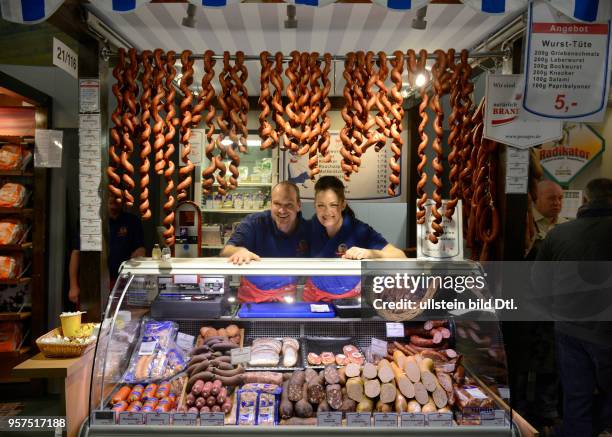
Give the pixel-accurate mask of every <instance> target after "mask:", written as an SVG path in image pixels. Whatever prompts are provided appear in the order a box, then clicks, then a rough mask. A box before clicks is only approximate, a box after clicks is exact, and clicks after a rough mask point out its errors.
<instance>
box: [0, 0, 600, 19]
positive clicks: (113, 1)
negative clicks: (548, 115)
mask: <svg viewBox="0 0 612 437" xmlns="http://www.w3.org/2000/svg"><path fill="white" fill-rule="evenodd" d="M150 1H151V0H91V3H92V4H94V5H95V6H97V7H99V8H102V9H105V10H107V11H112V12H117V13H126V12H131V11H133V10H135V9H137V8H138V7H140V6H142V5H143V4H145V3H149V2H150ZM188 1H189V3H192V4H194V5H197V6H204V7H216V8H220V7H224V6H227V5H230V4H233V3H239V2H240V1H241V0H188ZM285 1H286V3H293V4H298V5H306V6H314V7H322V6H327V5H330V4H332V3H335V0H285ZM461 1H462V2H463V3H465V4H466V5H469V6H471V7H473V8H474V9H476V10H479V11H481V12H483V13H487V14H506V13H513V12H515V11H518V10H520V9H521V8H525V7H526V6H527V3H528V2H529V1H532V0H461ZM544 1H547V2H548V3H549V4H550V5H551V6H553V7H554V8H555V9H557V10H559V11H560V12H562V13H563V14H565V15H567V16H568V17H571V18H574V19H576V20H579V21H586V22H593V21H607V20H609V19H610V18H611V12H612V5H611V3H612V0H544ZM63 2H64V0H0V6H1V7H2V18H3V19H5V20H7V21H12V22H14V23H23V24H35V23H38V22H40V21H43V20H45V19H47V18H48V17H50V16H51V15H52V14H53V13H54V12H55V11H56V10H57V9H58V8H59V7H60V6H61V5H62V3H63ZM372 2H373V3H375V4H377V5H380V6H383V7H386V8H389V9H393V10H398V11H407V10H410V9H418V8H421V7H423V6H427V5H428V4H429V3H430V2H431V0H372Z"/></svg>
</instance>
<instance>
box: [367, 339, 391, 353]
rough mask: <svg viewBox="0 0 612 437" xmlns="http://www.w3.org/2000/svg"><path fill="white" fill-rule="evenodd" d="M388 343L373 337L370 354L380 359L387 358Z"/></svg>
mask: <svg viewBox="0 0 612 437" xmlns="http://www.w3.org/2000/svg"><path fill="white" fill-rule="evenodd" d="M387 351H388V349H387V342H386V341H384V340H379V339H377V338H373V337H372V344H371V346H370V352H372V355H378V356H379V357H386V356H387V353H388V352H387Z"/></svg>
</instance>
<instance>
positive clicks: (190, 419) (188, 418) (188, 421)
mask: <svg viewBox="0 0 612 437" xmlns="http://www.w3.org/2000/svg"><path fill="white" fill-rule="evenodd" d="M197 418H198V415H197V413H174V414H173V415H172V423H173V424H174V425H177V426H195V424H196V419H197Z"/></svg>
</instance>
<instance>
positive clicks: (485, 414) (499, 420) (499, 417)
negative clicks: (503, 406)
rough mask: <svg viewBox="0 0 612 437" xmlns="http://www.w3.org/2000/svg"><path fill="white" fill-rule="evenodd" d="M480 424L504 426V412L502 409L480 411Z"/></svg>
mask: <svg viewBox="0 0 612 437" xmlns="http://www.w3.org/2000/svg"><path fill="white" fill-rule="evenodd" d="M480 424H481V425H483V426H505V425H506V413H505V412H504V411H503V410H485V411H481V412H480Z"/></svg>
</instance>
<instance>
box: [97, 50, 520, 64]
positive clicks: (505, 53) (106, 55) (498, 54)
mask: <svg viewBox="0 0 612 437" xmlns="http://www.w3.org/2000/svg"><path fill="white" fill-rule="evenodd" d="M168 51H169V50H168ZM181 52H182V51H176V52H175V53H176V55H177V61H178V60H179V59H180V54H181ZM138 54H139V55H140V54H141V52H139V53H138ZM511 54H512V51H511V49H510V48H507V49H506V50H499V51H488V52H477V53H470V54H469V58H471V59H480V58H506V57H509V56H511ZM101 55H102V58H103V59H104V60H106V61H108V60H109V59H111V58H117V57H118V56H119V55H118V53H117V52H116V51H112V50H110V49H108V48H106V47H104V48H103V49H102V50H101ZM270 55H271V56H270V57H269V59H270V60H272V61H274V59H275V58H274V54H273V53H271V54H270ZM404 55H405V53H404ZM417 56H418V52H417ZM460 57H461V50H459V51H457V52H456V53H455V58H457V59H459V58H460ZM162 58H165V54H164V55H162ZM189 58H190V59H191V60H201V59H204V55H203V54H192V55H191V56H190V57H189ZM436 58H437V55H436V54H435V53H433V52H432V53H428V54H427V59H432V60H435V59H436ZM212 59H214V60H223V55H217V54H215V55H213V57H212ZM230 59H231V60H236V55H235V54H230ZM292 59H293V58H292V57H291V56H283V61H284V62H289V61H291V60H292ZM373 59H374V60H378V54H375V55H374V58H373ZM387 59H389V60H391V59H395V56H394V55H393V54H391V55H388V56H387ZM244 60H245V61H259V60H260V57H259V56H256V55H244ZM319 60H320V61H323V60H324V58H323V56H319ZM344 60H346V55H332V62H334V61H344Z"/></svg>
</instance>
